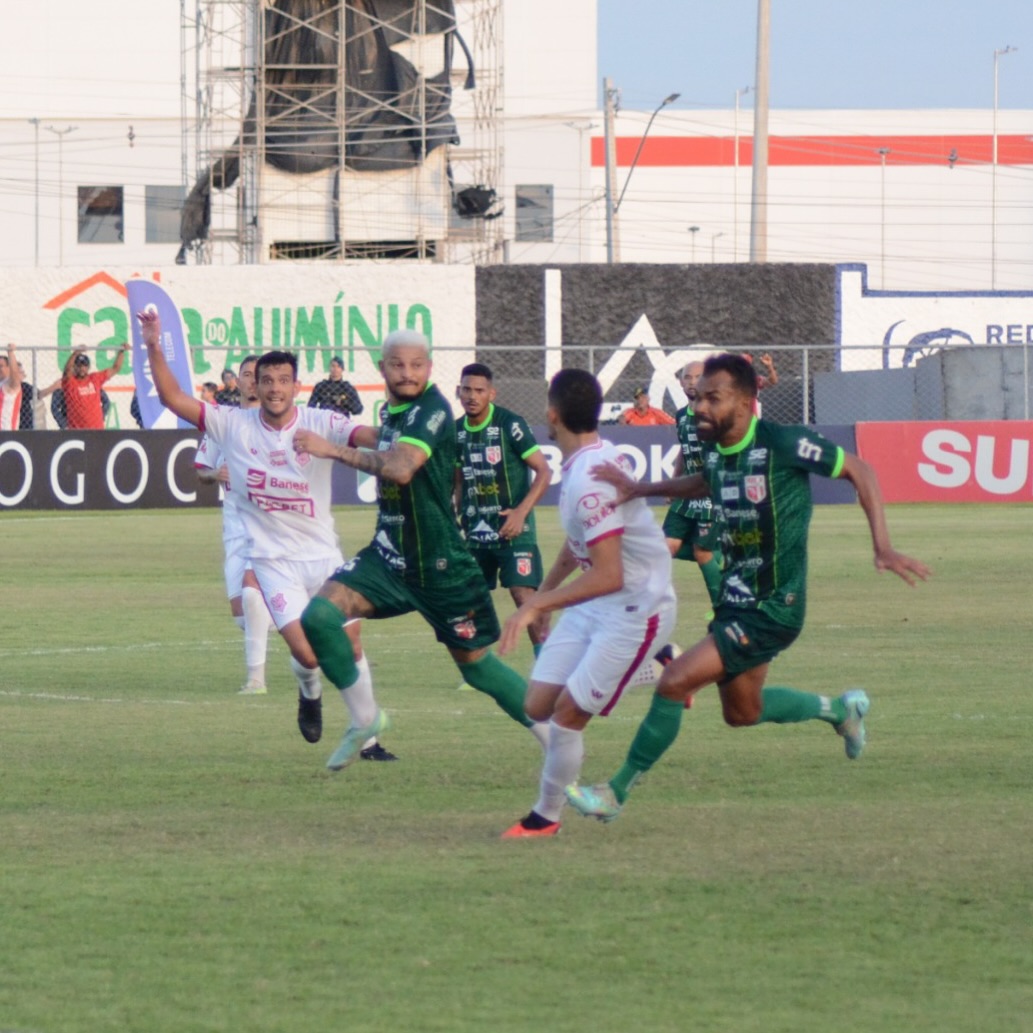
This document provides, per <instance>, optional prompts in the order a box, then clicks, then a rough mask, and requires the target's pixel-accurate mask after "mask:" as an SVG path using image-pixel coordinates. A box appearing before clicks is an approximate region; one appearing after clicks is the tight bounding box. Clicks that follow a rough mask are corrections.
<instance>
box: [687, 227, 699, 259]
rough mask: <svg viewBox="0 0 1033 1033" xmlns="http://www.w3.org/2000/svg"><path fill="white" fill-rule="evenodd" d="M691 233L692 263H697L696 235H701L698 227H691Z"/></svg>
mask: <svg viewBox="0 0 1033 1033" xmlns="http://www.w3.org/2000/svg"><path fill="white" fill-rule="evenodd" d="M689 233H691V234H692V252H691V254H692V261H693V262H695V261H696V234H697V233H699V227H698V226H690V227H689Z"/></svg>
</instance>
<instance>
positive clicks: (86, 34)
mask: <svg viewBox="0 0 1033 1033" xmlns="http://www.w3.org/2000/svg"><path fill="white" fill-rule="evenodd" d="M277 2H278V3H282V0H277ZM331 6H336V7H339V8H340V9H341V14H342V17H344V15H345V14H350V13H354V12H353V11H352V9H353V8H364V7H365V5H364V4H359V3H355V4H352V3H349V2H346V0H340V2H339V3H336V4H331ZM415 6H416V8H421V7H426V8H427V9H429V10H430V11H431V13H433V11H434V10H436V9H437V8H435V6H434V5H433V4H432V3H431V2H430V0H427V3H426V4H421V3H417V4H416V5H415ZM264 7H265V4H264V3H262V2H261V0H200V2H196V3H195V2H192V3H190V4H181V3H180V0H161V2H156V0H153V2H149V3H147V4H138V5H125V4H114V3H105V2H99V3H95V4H91V5H89V9H88V10H87V7H86V5H82V7H81V8H80V9H79V10H77V11H75V12H73V13H69V14H68V15H67V16H66V17H63V18H61V19H60V20H57V19H55V18H54V17H53V16H52V15H48V14H47V13H46V12H47V10H48V9H49V5H39V7H38V8H37V7H34V6H32V5H24V6H22V7H21V8H20V9H19V10H18V13H17V14H11V15H10V17H11V18H13V19H14V22H15V23H16V24H13V25H12V26H11V29H12V31H13V32H15V33H16V37H17V38H19V39H21V40H23V41H24V47H23V49H22V51H21V52H20V53H13V54H12V55H11V63H10V65H9V67H8V68H7V69H5V74H6V75H8V76H9V77H10V80H11V81H15V80H17V81H18V82H19V83H20V88H19V90H18V91H16V92H11V91H8V93H7V95H6V96H5V98H4V99H3V101H2V103H0V154H2V155H3V165H4V173H3V175H2V177H0V194H2V200H0V233H2V237H3V240H4V242H5V246H4V248H3V251H2V255H0V264H2V265H4V266H9V267H10V266H16V267H25V266H32V265H34V264H35V265H39V266H45V267H53V266H71V267H77V268H79V269H100V268H105V267H114V266H117V267H120V268H124V267H127V266H131V267H134V268H136V267H138V268H139V269H140V271H141V272H145V271H147V270H153V269H157V268H160V267H162V266H168V265H170V264H171V263H173V261H174V260H175V257H176V254H177V251H178V250H179V246H180V225H179V222H180V206H181V203H182V199H183V197H184V196H185V195H186V194H187V193H188V192H189V191H190V189H191V187H192V185H193V184H194V183H195V182H196V180H197V176H198V173H199V172H200V171H203V170H204V169H205V168H206V167H208V166H210V165H211V163H212V161H213V158H214V157H215V156H217V155H218V154H219V153H220V152H221V151H222V150H224V149H225V148H227V147H232V146H233V143H234V141H235V140H237V139H245V140H246V139H247V136H248V134H247V132H246V130H245V129H244V128H243V127H244V126H245V122H246V118H247V114H248V108H249V104H250V103H251V101H252V100H253V97H254V91H253V90H251V89H249V83H252V84H253V80H249V79H248V74H249V73H248V71H247V70H248V69H249V68H253V67H254V65H255V58H254V54H255V52H256V47H260V44H259V43H256V40H258V39H259V37H258V36H257V35H256V31H257V30H256V24H257V19H258V16H259V12H260V11H261V10H262V9H263V8H264ZM595 8H596V5H595V0H565V2H564V3H562V4H556V3H548V2H546V0H519V2H514V0H456V3H455V11H456V18H457V21H458V25H459V29H460V32H461V33H462V34H463V36H464V39H465V41H466V43H467V44H468V47H469V49H470V50H471V51H472V53H473V57H474V64H475V82H476V85H475V88H474V89H472V90H466V89H464V88H463V87H464V86H465V85H466V84H467V81H468V79H469V70H468V67H467V64H466V60H465V58H464V57H463V56H462V55H461V54H460V53H459V52H458V49H457V48H453V53H452V66H451V75H450V76H449V81H450V85H451V88H452V104H451V112H452V114H453V115H454V117H455V120H456V127H457V136H458V140H459V142H458V143H448V144H445V145H444V146H441V147H437V148H436V149H433V150H430V151H429V153H428V154H427V155H426V157H425V160H423V161H421V162H420V163H419V164H418V166H416V167H414V168H411V169H394V170H390V171H383V172H381V171H376V172H371V171H361V172H352V171H346V172H344V174H343V175H342V176H340V178H339V182H338V181H337V180H335V175H334V172H333V171H332V170H331V171H329V172H328V171H326V170H323V171H315V172H308V173H300V174H294V173H289V172H285V171H283V170H282V169H278V168H275V167H273V166H272V165H271V164H269V163H268V162H267V161H266V160H264V157H263V154H262V152H261V148H260V147H252V148H251V149H250V153H244V152H246V151H248V147H247V144H246V143H245V144H243V145H240V146H239V147H238V150H239V151H240V153H241V154H242V156H243V157H242V163H241V164H242V170H241V177H240V179H238V180H237V182H236V184H235V185H234V186H233V187H231V188H230V189H228V190H225V191H218V190H216V191H214V192H213V193H212V196H211V203H210V217H211V221H210V231H209V236H208V239H207V241H206V242H205V243H204V244H203V245H198V246H195V247H192V248H190V249H188V250H187V251H186V253H185V255H184V257H185V259H186V262H187V263H188V264H195V263H200V264H204V263H213V264H237V263H269V262H273V261H277V260H284V259H288V260H290V259H298V258H302V259H305V258H310V257H316V256H323V257H327V258H329V259H330V260H333V261H346V262H349V263H351V262H366V263H368V262H370V261H373V262H380V261H385V260H407V261H418V262H450V263H464V264H468V263H478V264H487V263H502V262H509V263H544V264H552V263H577V262H594V263H598V262H604V261H606V260H607V252H608V244H609V248H610V251H611V252H612V253H613V254H614V256H615V257H616V258H617V259H619V261H622V262H646V263H690V262H695V263H710V262H715V263H730V262H746V261H748V260H749V251H750V205H751V180H752V174H751V162H752V132H753V112H752V110H751V108H750V105H749V101H750V99H751V97H750V94H749V93H746V92H744V91H741V90H740V91H739V93H738V94H736V93H735V92H734V90H730V91H729V92H730V99H731V97H733V96H734V97H735V99H736V100H737V101H740V102H741V103H738V104H737V105H736V107H734V108H733V107H732V106H731V105H729V108H728V109H727V110H702V111H701V110H685V109H679V108H675V107H669V106H661V101H662V98H657V105H658V108H659V110H654V111H649V110H647V111H628V110H623V109H621V110H618V113H617V115H616V119H615V130H616V132H615V135H616V152H617V172H616V182H617V187H618V188H619V190H620V191H621V192H622V193H623V200H622V202H621V204H620V207H619V209H618V210H617V212H616V214H615V216H614V219H613V229H612V234H611V237H610V239H609V240H608V235H607V218H606V215H607V199H606V196H605V171H606V170H605V147H604V140H603V137H604V112H603V111H602V110H601V108H600V105H599V102H598V96H599V92H600V81H601V77H602V75H603V74H604V73H605V69H599V68H598V67H597V59H596V9H595ZM108 9H110V11H111V12H112V13H113V15H117V16H113V17H112V18H111V19H110V20H108V21H106V22H105V24H104V36H103V38H104V45H103V49H102V50H97V49H96V47H95V46H94V42H93V41H95V40H96V39H97V31H96V30H97V23H98V21H101V20H103V14H104V12H105V10H108ZM425 16H426V12H424V15H421V17H425ZM546 23H547V24H548V31H547V32H545V31H543V28H542V26H543V25H545V24H546ZM393 49H394V50H395V51H397V52H399V53H402V52H404V54H405V56H406V58H407V59H408V60H409V61H410V62H411V63H412V65H413V67H415V68H417V70H418V71H420V72H421V73H423V75H424V76H425V77H427V78H430V77H432V76H433V75H434V73H435V72H439V71H440V70H441V67H442V66H441V54H442V40H441V39H440V38H439V37H438V35H436V34H434V33H427V34H415V35H414V36H413V37H412V38H411V39H407V40H405V41H402V42H397V43H396V44H395V45H394V47H393ZM98 69H103V71H101V72H99V71H98ZM615 86H616V87H618V88H619V87H620V86H621V84H620V83H617V84H615ZM677 87H678V84H677V83H672V84H671V88H672V90H676V89H677ZM775 102H776V106H775V107H774V108H773V109H772V111H771V115H770V122H769V132H770V165H769V175H768V243H767V260H768V261H770V262H820V263H864V264H866V265H867V266H868V270H869V274H868V276H869V283H870V285H871V286H873V287H877V288H880V289H889V290H894V289H900V290H934V291H935V290H970V291H971V290H986V291H990V290H998V291H1002V290H1004V291H1007V290H1029V289H1030V288H1031V286H1033V140H1031V133H1033V111H1031V110H1015V109H1007V108H1006V109H1002V110H1000V111H991V110H989V109H986V110H968V111H934V110H921V111H784V110H779V109H778V108H777V98H775ZM260 115H261V112H260ZM274 128H275V127H274ZM647 128H648V134H647V135H645V136H644V134H645V133H646V130H647ZM252 138H253V137H252ZM636 156H637V161H636ZM633 164H634V168H633V171H632V167H633ZM467 187H475V188H485V190H486V191H494V198H493V199H492V196H491V194H490V193H488V194H481V195H479V196H480V199H481V201H485V198H487V201H486V204H487V207H486V208H485V210H484V211H483V212H482V213H481V215H487V216H490V217H489V218H483V217H481V215H476V214H475V215H474V216H473V217H465V218H464V217H460V215H459V214H458V213H457V212H456V210H455V207H454V196H455V195H456V194H457V193H459V192H460V191H462V190H463V189H465V188H467ZM335 192H338V193H339V204H338V203H336V199H335ZM614 200H616V198H614ZM495 216H497V217H495ZM335 240H336V245H337V246H336V247H329V248H328V247H325V246H324V245H326V244H327V242H330V243H331V244H333V243H334V242H335ZM403 256H404V257H403Z"/></svg>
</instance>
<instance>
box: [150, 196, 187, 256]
mask: <svg viewBox="0 0 1033 1033" xmlns="http://www.w3.org/2000/svg"><path fill="white" fill-rule="evenodd" d="M144 190H145V191H146V193H145V201H146V206H147V209H146V212H145V215H144V223H145V226H146V236H145V238H144V239H145V240H146V242H147V243H148V244H178V243H179V216H180V213H181V212H182V211H183V188H182V187H181V186H178V187H162V186H150V187H145V188H144Z"/></svg>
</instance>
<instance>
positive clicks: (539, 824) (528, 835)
mask: <svg viewBox="0 0 1033 1033" xmlns="http://www.w3.org/2000/svg"><path fill="white" fill-rule="evenodd" d="M559 831H560V823H559V822H558V821H549V819H548V818H543V817H542V816H541V815H540V814H537V813H536V812H535V811H531V813H530V814H529V815H528V816H527V817H526V818H521V819H520V820H519V821H518V822H517V823H516V824H515V825H513V826H512V827H511V828H508V829H506V831H505V832H503V833H502V835H501V836H499V839H534V838H536V837H540V836H556V835H559Z"/></svg>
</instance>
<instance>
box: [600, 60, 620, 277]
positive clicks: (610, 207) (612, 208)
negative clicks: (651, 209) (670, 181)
mask: <svg viewBox="0 0 1033 1033" xmlns="http://www.w3.org/2000/svg"><path fill="white" fill-rule="evenodd" d="M603 104H604V111H603V134H604V138H605V144H606V263H607V265H613V263H614V262H619V261H620V260H621V255H620V250H621V248H620V239H619V235H618V231H617V135H616V125H615V119H616V115H617V91H616V90H615V89H614V88H613V80H612V79H610V78H609V76H607V77H606V78H605V79H603Z"/></svg>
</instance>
